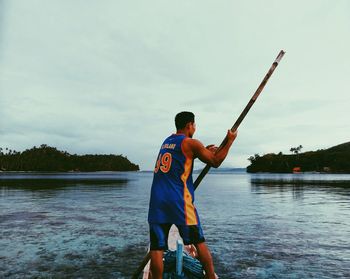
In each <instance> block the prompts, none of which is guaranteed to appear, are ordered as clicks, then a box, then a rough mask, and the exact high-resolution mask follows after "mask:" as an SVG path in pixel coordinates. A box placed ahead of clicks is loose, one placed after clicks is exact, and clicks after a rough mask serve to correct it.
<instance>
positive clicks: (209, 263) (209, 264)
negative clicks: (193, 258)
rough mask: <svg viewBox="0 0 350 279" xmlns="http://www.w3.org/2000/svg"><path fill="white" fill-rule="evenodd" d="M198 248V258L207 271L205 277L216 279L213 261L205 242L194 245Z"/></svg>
mask: <svg viewBox="0 0 350 279" xmlns="http://www.w3.org/2000/svg"><path fill="white" fill-rule="evenodd" d="M194 246H196V248H197V252H198V257H199V260H200V262H201V264H202V265H203V268H204V270H205V275H206V276H205V277H206V278H208V279H216V276H215V272H214V264H213V259H212V257H211V254H210V251H209V249H208V246H207V244H206V243H205V242H202V243H197V244H194Z"/></svg>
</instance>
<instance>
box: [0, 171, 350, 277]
mask: <svg viewBox="0 0 350 279" xmlns="http://www.w3.org/2000/svg"><path fill="white" fill-rule="evenodd" d="M151 181H152V173H151V172H130V173H126V172H125V173H124V172H98V173H54V174H52V173H51V174H44V173H42V174H40V173H0V278H130V275H131V274H132V273H133V271H134V270H135V268H136V267H137V266H138V264H139V263H140V261H141V260H142V258H143V256H144V255H145V254H146V251H147V247H148V225H147V210H148V202H149V193H150V185H151ZM195 204H196V206H197V209H198V211H199V214H200V217H201V222H202V226H203V229H204V234H205V237H206V239H207V243H208V245H209V247H210V249H211V251H212V254H213V258H214V263H215V268H216V272H217V273H218V275H219V276H220V278H318V279H321V278H350V175H326V174H254V175H252V174H247V173H245V172H212V173H209V174H208V175H207V176H206V178H205V179H204V181H203V182H202V184H201V185H200V186H199V188H198V190H197V191H196V201H195Z"/></svg>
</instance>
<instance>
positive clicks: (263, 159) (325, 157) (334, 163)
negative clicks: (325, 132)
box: [247, 142, 350, 173]
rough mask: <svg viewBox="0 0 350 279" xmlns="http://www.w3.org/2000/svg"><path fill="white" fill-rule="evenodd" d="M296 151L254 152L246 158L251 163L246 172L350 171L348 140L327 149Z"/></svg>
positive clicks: (349, 146)
mask: <svg viewBox="0 0 350 279" xmlns="http://www.w3.org/2000/svg"><path fill="white" fill-rule="evenodd" d="M300 147H302V146H300ZM292 150H293V148H292V149H291V151H292ZM295 150H297V149H295ZM299 150H300V149H299ZM296 153H297V154H293V155H284V154H282V152H280V153H278V154H275V153H270V154H266V155H263V156H260V155H258V154H255V155H254V156H251V157H250V158H249V159H248V160H249V161H250V162H251V164H250V165H249V166H248V167H247V172H251V173H255V172H278V173H290V172H293V169H294V170H296V171H301V172H328V173H350V142H347V143H343V144H340V145H337V146H334V147H331V148H329V149H321V150H317V151H310V152H304V153H298V152H296Z"/></svg>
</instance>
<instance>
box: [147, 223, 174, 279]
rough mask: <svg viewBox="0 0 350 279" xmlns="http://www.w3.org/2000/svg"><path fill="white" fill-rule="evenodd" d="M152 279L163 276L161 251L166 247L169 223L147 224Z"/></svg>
mask: <svg viewBox="0 0 350 279" xmlns="http://www.w3.org/2000/svg"><path fill="white" fill-rule="evenodd" d="M149 227H150V242H151V245H150V256H151V272H152V279H162V278H163V253H164V250H167V249H168V235H169V229H170V227H171V224H149Z"/></svg>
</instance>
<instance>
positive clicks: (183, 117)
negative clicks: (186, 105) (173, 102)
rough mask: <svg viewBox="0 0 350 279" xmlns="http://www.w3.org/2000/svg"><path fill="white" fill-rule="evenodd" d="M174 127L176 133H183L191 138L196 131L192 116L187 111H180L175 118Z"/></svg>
mask: <svg viewBox="0 0 350 279" xmlns="http://www.w3.org/2000/svg"><path fill="white" fill-rule="evenodd" d="M175 126H176V129H177V131H178V132H179V131H181V132H184V133H185V134H186V135H187V136H189V137H191V138H192V136H193V134H194V132H195V131H196V124H195V122H194V114H193V113H192V112H189V111H182V112H179V113H178V114H176V116H175Z"/></svg>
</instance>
